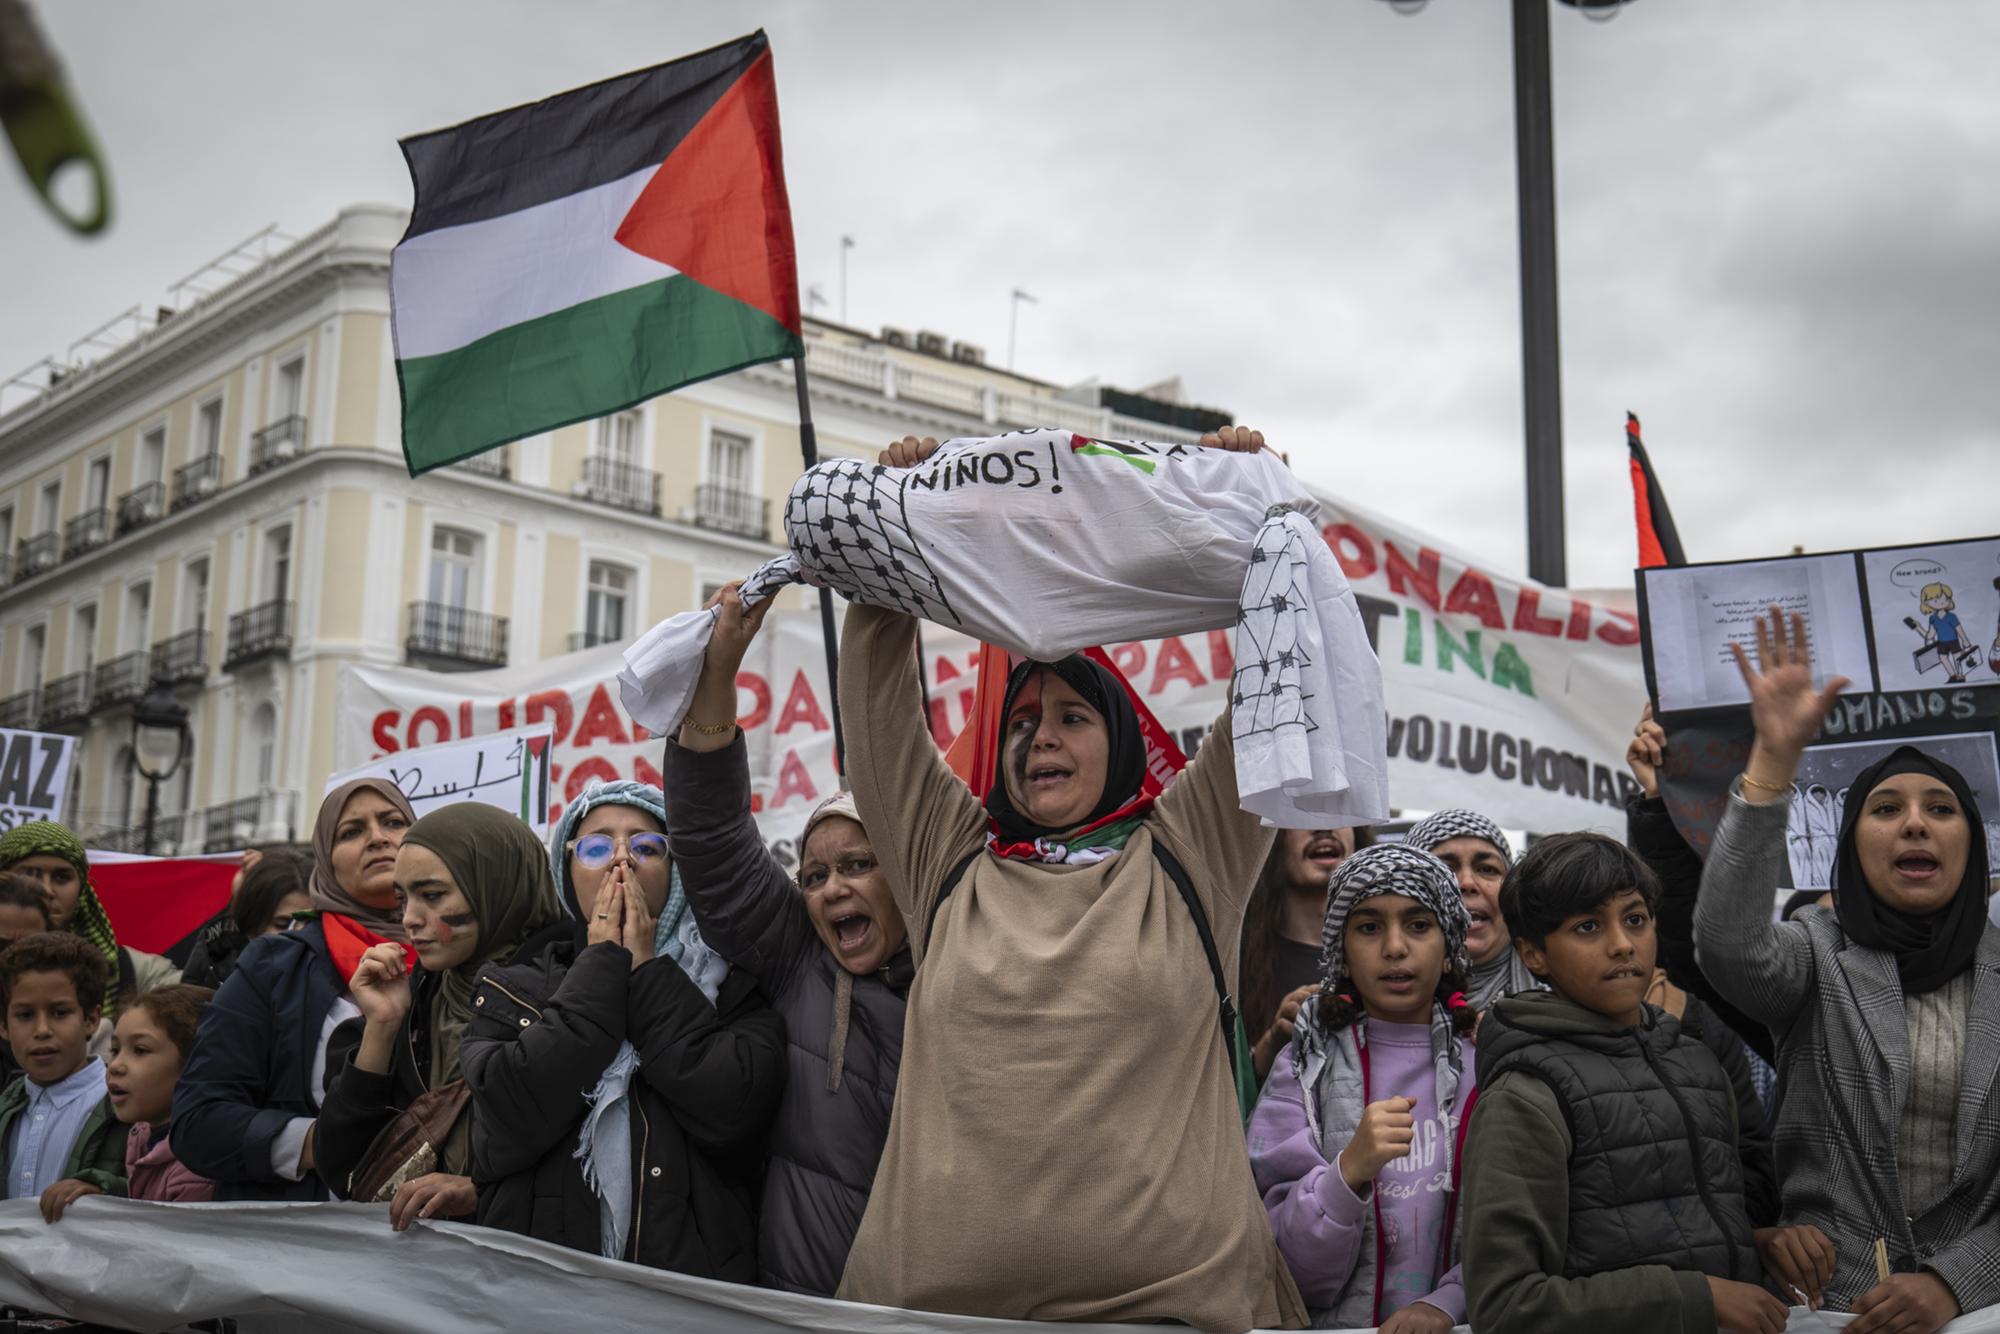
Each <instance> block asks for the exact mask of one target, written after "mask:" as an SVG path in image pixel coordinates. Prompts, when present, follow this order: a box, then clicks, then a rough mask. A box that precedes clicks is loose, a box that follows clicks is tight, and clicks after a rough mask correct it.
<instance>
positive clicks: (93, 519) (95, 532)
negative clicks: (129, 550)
mask: <svg viewBox="0 0 2000 1334" xmlns="http://www.w3.org/2000/svg"><path fill="white" fill-rule="evenodd" d="M110 540H111V511H110V510H108V509H106V508H105V507H104V506H102V505H97V506H94V507H92V508H91V509H87V510H85V511H84V512H83V513H81V514H79V515H77V516H76V517H75V518H74V519H71V520H70V521H69V522H68V523H66V524H64V525H63V553H62V554H63V559H64V560H68V559H70V558H71V557H73V556H81V555H82V554H83V553H84V552H86V551H89V550H91V549H92V548H94V547H101V546H103V545H104V544H105V543H106V542H109V541H110Z"/></svg>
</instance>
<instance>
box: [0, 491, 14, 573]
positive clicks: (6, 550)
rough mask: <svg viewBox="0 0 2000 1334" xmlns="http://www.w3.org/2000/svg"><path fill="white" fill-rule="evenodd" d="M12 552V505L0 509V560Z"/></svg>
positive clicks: (2, 560)
mask: <svg viewBox="0 0 2000 1334" xmlns="http://www.w3.org/2000/svg"><path fill="white" fill-rule="evenodd" d="M13 554H14V507H13V506H12V505H9V506H8V507H7V508H5V509H0V562H4V561H5V560H6V558H7V557H9V556H11V555H13Z"/></svg>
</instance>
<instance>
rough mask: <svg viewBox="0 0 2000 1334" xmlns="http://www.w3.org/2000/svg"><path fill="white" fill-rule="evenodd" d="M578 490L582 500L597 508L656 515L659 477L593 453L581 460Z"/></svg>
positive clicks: (631, 465)
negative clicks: (581, 476)
mask: <svg viewBox="0 0 2000 1334" xmlns="http://www.w3.org/2000/svg"><path fill="white" fill-rule="evenodd" d="M579 489H580V490H581V492H582V493H583V496H584V498H585V499H586V500H594V501H596V502H597V503H598V504H600V505H610V506H613V507H614V508H617V509H624V510H636V511H637V512H639V513H641V514H658V513H659V512H660V475H659V474H658V473H656V472H652V471H649V470H648V469H645V468H641V467H639V466H638V465H637V464H632V463H622V462H620V461H619V460H617V459H608V458H604V457H603V456H601V455H596V454H593V455H591V456H590V457H588V458H586V459H584V461H583V484H582V486H581V487H580V488H579Z"/></svg>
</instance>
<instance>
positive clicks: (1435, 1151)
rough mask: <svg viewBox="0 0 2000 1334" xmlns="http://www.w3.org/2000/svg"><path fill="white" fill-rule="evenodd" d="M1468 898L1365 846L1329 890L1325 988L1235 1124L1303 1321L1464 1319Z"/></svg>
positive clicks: (1410, 1330)
mask: <svg viewBox="0 0 2000 1334" xmlns="http://www.w3.org/2000/svg"><path fill="white" fill-rule="evenodd" d="M1465 933H1466V912H1465V903H1464V901H1463V900H1462V899H1461V898H1460V897H1459V892H1458V885H1457V884H1456V883H1455V878H1454V877H1453V875H1452V873H1451V871H1450V870H1449V869H1447V868H1446V867H1445V865H1444V863H1443V862H1441V861H1439V860H1438V859H1437V858H1435V857H1433V856H1431V855H1430V854H1429V853H1425V852H1419V851H1417V850H1416V849H1414V848H1408V847H1397V846H1395V845H1393V844H1391V845H1388V846H1385V847H1376V848H1364V849H1362V850H1361V851H1360V852H1357V853H1355V854H1354V855H1353V856H1351V857H1349V858H1347V859H1346V860H1345V861H1344V862H1342V863H1341V864H1340V868H1339V869H1338V870H1336V871H1335V872H1334V873H1333V881H1332V884H1331V886H1330V887H1329V889H1328V891H1327V901H1326V924H1325V935H1324V938H1323V939H1324V947H1323V950H1322V952H1321V956H1320V957H1321V968H1322V979H1323V980H1322V983H1321V986H1320V990H1319V993H1318V994H1317V995H1315V996H1313V997H1312V998H1310V999H1309V1000H1307V1001H1306V1003H1305V1004H1304V1005H1303V1006H1302V1007H1301V1008H1300V1010H1299V1018H1298V1022H1297V1024H1296V1025H1295V1028H1294V1032H1293V1036H1292V1040H1291V1042H1290V1043H1288V1044H1287V1045H1286V1047H1285V1048H1284V1050H1283V1051H1282V1052H1280V1053H1279V1055H1278V1060H1277V1063H1276V1065H1275V1066H1273V1068H1272V1070H1271V1078H1270V1081H1269V1082H1268V1083H1267V1084H1265V1085H1264V1096H1263V1097H1262V1098H1261V1099H1260V1100H1259V1101H1258V1103H1257V1111H1256V1114H1255V1115H1253V1116H1252V1117H1251V1118H1250V1132H1249V1134H1250V1166H1251V1168H1252V1170H1253V1171H1254V1172H1255V1173H1256V1176H1257V1186H1258V1188H1259V1189H1260V1190H1262V1191H1263V1192H1264V1202H1265V1204H1266V1205H1268V1206H1269V1208H1270V1211H1271V1230H1272V1231H1273V1232H1274V1233H1276V1234H1277V1238H1278V1249H1279V1250H1280V1251H1282V1252H1283V1253H1284V1256H1285V1260H1286V1262H1287V1263H1288V1264H1290V1265H1291V1269H1292V1275H1293V1277H1295V1278H1296V1279H1298V1281H1299V1291H1300V1292H1301V1293H1303V1294H1304V1295H1305V1298H1306V1301H1307V1302H1308V1303H1310V1304H1311V1306H1312V1308H1313V1323H1314V1324H1315V1325H1316V1326H1321V1327H1329V1328H1359V1327H1366V1328H1375V1327H1377V1326H1379V1327H1380V1328H1381V1329H1382V1330H1383V1331H1384V1334H1444V1331H1446V1330H1448V1329H1450V1328H1451V1327H1452V1326H1453V1325H1454V1324H1458V1323H1461V1322H1463V1321H1464V1319H1465V1284H1464V1280H1463V1277H1462V1275H1461V1273H1460V1269H1459V1264H1458V1260H1457V1255H1456V1250H1455V1248H1454V1247H1453V1245H1452V1238H1453V1234H1454V1232H1455V1231H1456V1227H1455V1224H1456V1221H1457V1220H1456V1217H1455V1215H1456V1213H1457V1201H1458V1183H1459V1177H1460V1164H1461V1161H1462V1159H1463V1148H1464V1145H1463V1136H1462V1135H1461V1133H1460V1132H1461V1128H1462V1127H1463V1126H1464V1124H1465V1119H1466V1118H1467V1117H1469V1116H1470V1115H1471V1114H1472V1106H1473V1103H1474V1101H1475V1099H1476V1097H1477V1093H1476V1091H1475V1087H1474V1085H1475V1078H1474V1068H1473V1059H1472V1042H1471V1039H1470V1036H1469V1035H1470V1033H1471V1031H1472V1024H1473V1019H1474V1017H1475V1016H1474V1011H1473V1010H1472V1008H1471V1007H1470V1006H1469V1005H1467V1004H1466V1000H1465V995H1464V988H1465V973H1464V967H1465Z"/></svg>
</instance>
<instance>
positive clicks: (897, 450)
mask: <svg viewBox="0 0 2000 1334" xmlns="http://www.w3.org/2000/svg"><path fill="white" fill-rule="evenodd" d="M937 451H938V442H937V441H936V440H935V439H934V438H932V437H931V436H928V435H927V436H925V437H924V438H923V439H921V440H919V439H917V437H915V436H913V435H906V436H904V437H903V438H902V439H901V440H898V441H896V442H895V443H894V444H892V445H890V446H889V447H888V448H887V449H885V450H883V451H882V452H881V453H880V454H878V455H876V456H875V462H876V463H877V464H879V465H881V466H882V467H884V468H914V467H916V466H917V465H918V464H919V463H922V462H923V461H924V460H925V459H927V458H929V457H930V456H931V455H933V454H935V453H937Z"/></svg>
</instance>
